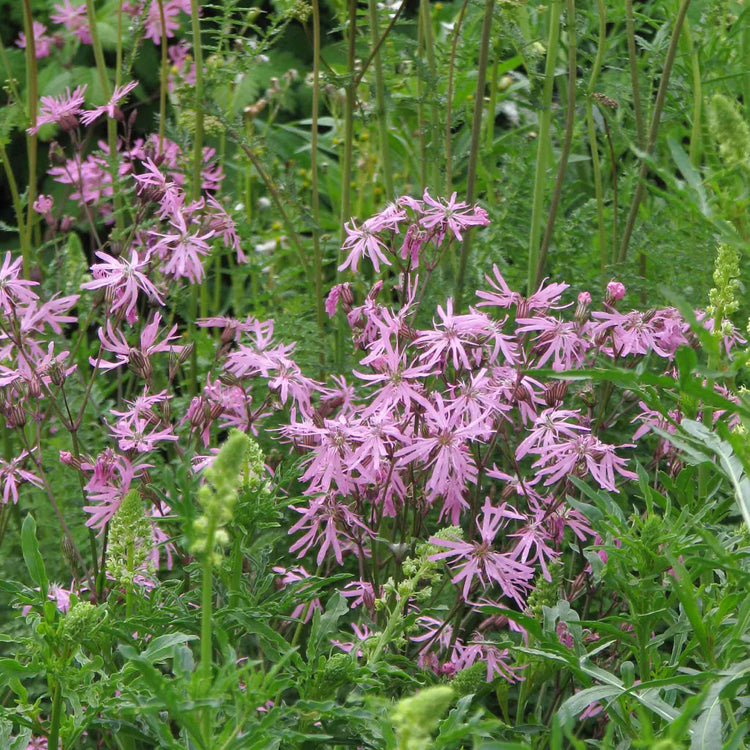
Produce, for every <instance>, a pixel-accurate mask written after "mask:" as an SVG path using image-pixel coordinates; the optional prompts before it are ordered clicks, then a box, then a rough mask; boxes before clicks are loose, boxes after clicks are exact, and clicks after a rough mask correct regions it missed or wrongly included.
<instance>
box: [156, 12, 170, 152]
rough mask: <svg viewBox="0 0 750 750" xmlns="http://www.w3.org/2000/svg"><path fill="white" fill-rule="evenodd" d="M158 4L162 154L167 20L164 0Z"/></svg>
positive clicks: (165, 114) (165, 107) (160, 137)
mask: <svg viewBox="0 0 750 750" xmlns="http://www.w3.org/2000/svg"><path fill="white" fill-rule="evenodd" d="M158 2H159V18H160V20H161V66H160V74H159V153H160V154H162V153H163V152H164V126H165V122H166V119H167V85H168V80H169V79H168V76H167V20H166V18H165V17H164V0H158Z"/></svg>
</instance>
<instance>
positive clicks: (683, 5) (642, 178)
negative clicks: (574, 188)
mask: <svg viewBox="0 0 750 750" xmlns="http://www.w3.org/2000/svg"><path fill="white" fill-rule="evenodd" d="M689 5H690V0H680V8H679V10H678V11H677V18H676V19H675V22H674V27H673V28H672V38H671V39H670V41H669V49H668V50H667V56H666V58H665V60H664V69H663V70H662V74H661V80H660V82H659V90H658V91H657V93H656V101H655V102H654V111H653V114H652V116H651V126H650V128H649V131H648V141H647V142H646V153H645V158H644V159H642V160H641V168H640V169H639V171H638V184H637V185H636V186H635V193H634V195H633V202H632V203H631V204H630V211H629V212H628V218H627V220H626V222H625V230H624V232H623V234H622V242H621V243H620V253H619V255H618V258H617V259H618V261H619V262H620V263H623V262H624V261H625V258H626V257H627V255H628V245H629V244H630V238H631V236H632V234H633V228H634V227H635V219H636V216H637V215H638V208H639V207H640V205H641V200H642V199H643V195H644V193H645V191H646V173H647V172H648V157H650V156H651V154H652V153H653V150H654V145H655V144H656V137H657V135H658V134H659V121H660V120H661V112H662V109H663V108H664V101H665V99H666V98H667V87H668V86H669V78H670V76H671V74H672V67H673V65H674V59H675V55H676V53H677V43H678V42H679V40H680V31H682V24H683V21H684V20H685V15H686V14H687V9H688V6H689Z"/></svg>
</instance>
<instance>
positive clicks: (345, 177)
mask: <svg viewBox="0 0 750 750" xmlns="http://www.w3.org/2000/svg"><path fill="white" fill-rule="evenodd" d="M346 33H347V42H348V44H347V53H346V69H347V73H348V74H349V76H350V78H349V80H348V82H347V85H346V99H345V102H344V154H343V158H342V166H341V216H340V220H341V243H342V244H343V242H344V239H345V238H346V229H345V227H344V224H345V223H346V222H347V221H349V219H350V218H351V200H352V196H351V192H352V151H353V148H354V97H355V95H356V92H357V87H356V83H355V80H356V79H355V77H354V75H355V74H354V63H355V44H356V41H357V0H349V23H348V25H347V32H346Z"/></svg>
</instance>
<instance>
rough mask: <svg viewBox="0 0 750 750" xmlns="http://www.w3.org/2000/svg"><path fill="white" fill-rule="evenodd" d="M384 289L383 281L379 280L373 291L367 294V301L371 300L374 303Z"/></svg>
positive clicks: (373, 286)
mask: <svg viewBox="0 0 750 750" xmlns="http://www.w3.org/2000/svg"><path fill="white" fill-rule="evenodd" d="M382 289H383V280H382V279H379V280H378V281H376V282H375V283H374V284H373V285H372V289H370V291H369V292H367V299H368V300H370V302H374V301H375V300H376V299H377V298H378V295H379V294H380V292H381V290H382Z"/></svg>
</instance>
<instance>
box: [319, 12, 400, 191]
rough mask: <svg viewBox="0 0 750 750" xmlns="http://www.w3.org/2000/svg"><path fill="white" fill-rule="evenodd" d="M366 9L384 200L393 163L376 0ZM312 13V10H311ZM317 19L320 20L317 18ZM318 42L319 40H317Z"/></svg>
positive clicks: (391, 188)
mask: <svg viewBox="0 0 750 750" xmlns="http://www.w3.org/2000/svg"><path fill="white" fill-rule="evenodd" d="M368 11H369V13H370V40H371V42H372V49H373V52H372V62H373V65H374V67H375V118H376V120H377V126H378V138H379V140H380V160H381V162H382V165H383V182H384V183H385V197H386V200H389V201H390V200H393V199H394V197H395V193H394V191H393V165H392V164H391V149H390V147H389V145H388V118H387V116H386V108H385V81H384V79H383V62H382V60H381V58H380V53H379V52H377V51H376V47H377V46H378V37H379V34H378V4H377V0H368ZM313 13H314V11H313ZM318 20H320V19H319V18H318ZM318 44H320V40H318Z"/></svg>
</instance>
